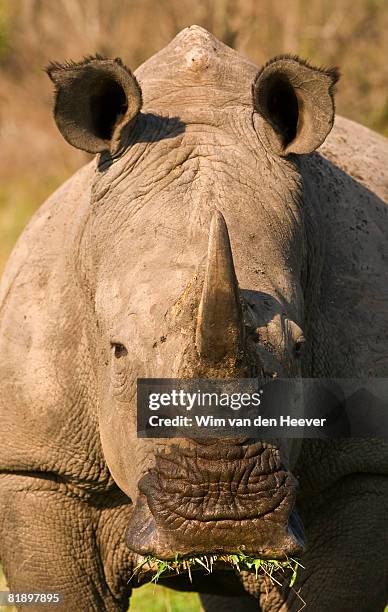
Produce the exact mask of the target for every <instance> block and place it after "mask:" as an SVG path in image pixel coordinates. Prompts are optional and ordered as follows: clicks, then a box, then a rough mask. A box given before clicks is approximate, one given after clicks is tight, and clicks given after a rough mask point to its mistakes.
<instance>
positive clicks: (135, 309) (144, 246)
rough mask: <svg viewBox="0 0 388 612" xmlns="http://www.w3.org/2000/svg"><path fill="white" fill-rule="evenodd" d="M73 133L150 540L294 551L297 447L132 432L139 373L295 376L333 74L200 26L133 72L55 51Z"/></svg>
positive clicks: (114, 428)
mask: <svg viewBox="0 0 388 612" xmlns="http://www.w3.org/2000/svg"><path fill="white" fill-rule="evenodd" d="M49 75H50V77H51V79H52V80H53V81H54V83H55V86H56V103H55V117H56V121H57V124H58V127H59V129H60V130H61V132H62V134H63V136H64V137H65V138H66V139H67V140H68V141H69V142H70V143H71V144H73V145H74V146H76V147H79V148H81V149H84V150H85V151H89V152H94V153H101V155H100V156H99V157H98V158H97V160H96V161H95V174H94V183H93V186H92V196H91V201H90V211H89V214H88V219H87V222H86V225H85V228H84V230H83V233H82V238H81V240H80V257H79V261H80V275H81V276H82V278H83V282H84V283H85V286H87V288H88V291H87V299H88V305H89V310H88V312H89V315H88V316H89V319H90V330H91V332H90V333H91V338H92V340H91V350H92V351H93V352H94V360H95V369H96V379H97V387H98V389H97V398H98V401H97V404H98V422H99V428H100V433H101V439H102V444H103V449H104V453H105V457H106V460H107V463H108V465H109V467H110V470H111V473H112V475H113V477H114V478H115V480H116V482H117V483H118V485H119V486H120V487H121V488H122V490H123V491H125V492H126V493H127V494H128V496H129V497H130V498H131V500H132V501H133V513H132V517H131V522H130V525H129V528H128V534H127V540H128V544H129V545H130V547H131V548H132V549H133V550H135V551H137V552H139V553H142V554H146V553H152V554H154V555H156V556H158V557H163V558H170V557H174V556H175V554H177V553H179V554H181V555H191V554H193V553H209V552H212V551H213V552H228V553H232V552H235V551H236V550H239V549H241V547H245V550H246V551H248V552H249V553H251V554H255V555H256V556H258V555H260V556H278V557H284V556H285V555H287V554H290V553H292V554H296V553H297V552H298V550H300V547H301V534H300V530H299V527H298V523H297V519H296V518H295V515H294V513H293V508H294V504H295V498H296V479H295V478H294V476H293V475H292V474H291V473H290V471H289V469H288V468H289V466H288V464H287V448H285V447H284V446H281V445H280V443H279V445H277V444H269V443H263V442H261V441H260V440H246V439H235V440H233V441H231V440H221V441H220V440H218V441H217V442H214V441H211V440H208V441H203V442H202V443H200V442H198V441H193V440H173V441H167V440H159V441H157V442H156V441H153V440H140V439H137V437H136V409H135V402H136V381H137V379H138V378H147V377H157V378H162V377H168V378H179V377H184V378H191V377H202V378H206V377H213V378H237V377H251V376H259V377H274V376H276V375H278V376H299V375H300V373H301V367H300V363H301V349H302V346H303V343H304V333H305V330H304V325H305V318H306V316H305V313H306V309H305V307H304V301H305V297H306V296H308V295H310V294H311V292H312V288H311V282H312V280H311V278H312V276H313V275H312V273H311V267H310V265H309V254H310V252H311V249H312V248H313V246H312V245H313V237H312V236H311V224H310V223H309V220H308V219H307V214H306V211H305V207H304V197H305V190H304V185H303V177H302V172H301V159H302V158H303V157H305V154H309V153H311V152H312V151H314V150H315V149H316V148H317V147H318V146H319V145H320V144H321V143H322V142H323V141H324V139H325V138H326V136H327V134H328V133H329V131H330V129H331V127H332V125H333V118H334V104H333V85H334V84H335V81H336V79H337V75H336V72H335V71H326V70H320V69H316V68H313V67H311V66H310V65H309V64H307V63H306V62H303V61H301V60H300V59H298V58H296V57H289V56H281V57H277V58H274V59H272V60H271V61H269V62H268V63H267V64H266V65H265V66H264V67H263V68H262V69H261V70H258V69H257V67H256V66H255V65H254V64H252V63H251V62H249V61H248V60H246V59H244V58H243V57H241V56H240V55H239V54H237V53H236V52H235V51H233V50H231V49H229V48H228V47H226V46H225V45H223V44H222V43H220V42H219V41H217V40H216V39H215V38H214V37H213V36H212V35H210V34H209V33H208V32H206V31H205V30H203V29H202V28H199V27H197V26H193V27H191V28H187V29H186V30H184V31H183V32H181V33H180V34H179V35H178V36H177V37H176V38H175V39H174V40H173V41H172V42H171V43H170V45H168V46H167V47H166V48H165V49H164V50H162V51H161V52H160V53H158V54H156V55H155V56H154V57H152V58H151V59H150V60H149V61H147V62H146V63H145V64H143V65H142V66H141V67H140V68H139V69H138V71H137V73H136V78H135V76H134V75H133V74H132V73H131V72H130V71H129V70H128V69H127V68H126V67H125V66H124V64H123V63H122V62H121V61H120V60H118V59H115V60H108V59H105V58H102V57H98V56H97V57H93V58H86V59H85V60H84V61H83V62H81V63H79V64H71V63H70V64H65V65H59V64H52V65H51V66H50V67H49Z"/></svg>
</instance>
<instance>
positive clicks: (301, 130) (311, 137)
mask: <svg viewBox="0 0 388 612" xmlns="http://www.w3.org/2000/svg"><path fill="white" fill-rule="evenodd" d="M338 79H339V72H338V70H337V69H336V68H332V69H329V70H326V69H323V68H314V66H311V65H310V64H308V63H307V62H306V61H304V60H302V59H300V58H299V57H296V56H295V57H292V56H289V55H282V56H278V57H274V58H273V59H272V60H270V61H269V62H267V64H266V65H265V66H264V67H263V68H262V70H260V72H259V73H258V75H257V77H256V79H255V81H254V83H253V87H252V93H253V104H254V107H255V110H256V111H257V112H258V113H259V114H260V115H261V116H262V117H263V118H264V119H265V121H266V123H265V128H264V129H265V132H266V134H267V137H268V141H269V143H270V144H271V146H272V148H273V149H274V150H275V152H276V153H278V154H279V155H288V154H289V153H311V152H312V151H314V150H315V149H317V148H318V147H319V146H320V145H321V144H322V143H323V141H324V140H325V138H326V136H327V135H328V134H329V132H330V130H331V128H332V127H333V122H334V86H335V84H336V82H337V81H338Z"/></svg>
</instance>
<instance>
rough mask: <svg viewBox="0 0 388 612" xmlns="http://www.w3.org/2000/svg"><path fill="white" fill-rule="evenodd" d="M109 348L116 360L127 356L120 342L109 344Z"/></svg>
mask: <svg viewBox="0 0 388 612" xmlns="http://www.w3.org/2000/svg"><path fill="white" fill-rule="evenodd" d="M111 347H112V350H113V355H114V356H115V358H116V359H121V358H122V357H125V356H126V355H128V351H127V349H126V348H125V346H124V344H120V342H111Z"/></svg>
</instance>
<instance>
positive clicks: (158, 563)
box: [134, 552, 303, 587]
mask: <svg viewBox="0 0 388 612" xmlns="http://www.w3.org/2000/svg"><path fill="white" fill-rule="evenodd" d="M219 561H222V562H224V563H227V564H229V565H231V566H232V567H234V568H235V569H237V570H238V571H240V570H250V571H254V572H255V574H256V577H257V576H258V574H259V573H263V574H266V575H267V576H268V577H269V578H270V579H271V581H273V582H276V583H277V584H279V585H280V586H281V583H280V582H279V580H277V578H276V577H275V575H274V574H277V573H279V572H283V573H285V572H286V571H287V570H290V571H291V572H292V574H291V580H290V586H291V587H292V586H293V584H294V582H295V580H296V574H297V571H298V568H299V567H303V565H301V564H300V563H299V562H298V561H296V560H295V559H287V560H286V561H277V560H276V559H257V558H255V557H250V556H248V555H245V554H244V553H243V552H239V553H238V554H234V555H199V556H196V557H190V558H185V559H181V558H179V557H176V558H175V559H174V560H172V561H166V560H163V559H157V558H156V557H152V556H147V557H144V559H143V561H142V562H141V563H139V565H138V566H137V567H136V568H135V570H134V575H136V574H137V573H138V572H140V570H146V569H147V565H148V566H149V567H150V568H152V570H153V571H155V575H154V577H153V578H152V582H155V583H156V582H158V580H159V578H160V577H161V576H162V575H163V574H166V575H167V574H180V573H181V572H187V573H188V575H189V578H190V580H191V570H192V569H194V568H196V569H198V568H200V569H203V570H204V571H206V572H207V573H209V574H210V573H211V572H212V571H213V566H214V564H215V563H216V562H219Z"/></svg>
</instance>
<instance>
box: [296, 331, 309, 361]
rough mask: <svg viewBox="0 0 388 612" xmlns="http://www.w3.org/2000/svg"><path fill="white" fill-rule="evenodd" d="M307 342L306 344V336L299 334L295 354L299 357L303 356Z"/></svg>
mask: <svg viewBox="0 0 388 612" xmlns="http://www.w3.org/2000/svg"><path fill="white" fill-rule="evenodd" d="M305 344H306V339H305V338H304V336H299V338H298V339H297V340H296V341H295V344H294V355H295V357H296V358H297V359H299V358H300V357H301V355H302V353H303V348H304V345H305Z"/></svg>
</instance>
